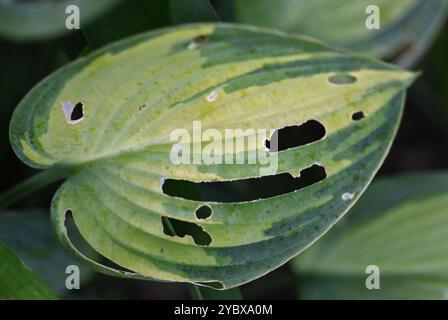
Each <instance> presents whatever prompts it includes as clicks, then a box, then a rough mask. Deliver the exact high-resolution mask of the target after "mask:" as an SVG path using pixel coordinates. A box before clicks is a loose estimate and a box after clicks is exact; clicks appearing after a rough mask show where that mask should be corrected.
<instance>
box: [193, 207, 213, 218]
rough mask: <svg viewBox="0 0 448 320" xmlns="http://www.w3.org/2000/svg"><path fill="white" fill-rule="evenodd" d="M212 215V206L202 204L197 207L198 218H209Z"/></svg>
mask: <svg viewBox="0 0 448 320" xmlns="http://www.w3.org/2000/svg"><path fill="white" fill-rule="evenodd" d="M211 215H212V208H210V207H209V206H207V205H204V206H200V207H199V208H197V209H196V218H198V219H202V220H203V219H207V218H209V217H210V216H211Z"/></svg>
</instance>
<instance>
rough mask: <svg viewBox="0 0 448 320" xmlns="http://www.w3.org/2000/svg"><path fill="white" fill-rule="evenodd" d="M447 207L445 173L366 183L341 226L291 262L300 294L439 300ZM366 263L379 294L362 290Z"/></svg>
mask: <svg viewBox="0 0 448 320" xmlns="http://www.w3.org/2000/svg"><path fill="white" fill-rule="evenodd" d="M447 204H448V173H447V172H436V173H430V174H429V173H426V174H423V173H420V174H412V175H404V176H398V177H393V178H386V179H380V180H378V181H377V182H374V183H373V184H372V186H371V187H369V189H368V191H367V192H366V193H365V195H363V196H362V198H361V200H360V201H359V202H358V203H357V204H356V205H355V207H354V208H353V209H352V210H351V211H350V213H349V214H348V215H347V217H346V218H344V220H343V221H341V222H340V223H338V225H337V226H336V227H335V228H334V229H332V230H331V231H330V232H329V233H328V234H327V235H325V237H323V238H322V239H321V240H319V241H318V242H317V244H315V245H314V246H313V247H312V248H310V249H309V250H307V251H306V252H305V253H304V254H303V255H301V256H300V257H298V258H297V259H294V266H295V270H296V271H297V274H298V281H299V283H300V292H299V294H300V296H301V297H302V298H307V299H446V298H447V297H448V255H447V253H448V242H447V241H446V235H447V231H448V230H447V228H448V207H447ZM345 219H347V220H345ZM371 265H374V266H376V267H378V269H377V270H375V271H376V272H377V271H379V281H377V282H376V283H379V289H371V290H368V289H367V288H366V285H365V283H366V278H367V277H368V276H369V274H371V273H372V271H369V273H367V274H366V267H367V266H371ZM372 270H373V268H372ZM377 274H378V273H377ZM369 283H371V282H370V281H369Z"/></svg>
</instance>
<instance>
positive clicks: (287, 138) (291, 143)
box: [265, 120, 326, 152]
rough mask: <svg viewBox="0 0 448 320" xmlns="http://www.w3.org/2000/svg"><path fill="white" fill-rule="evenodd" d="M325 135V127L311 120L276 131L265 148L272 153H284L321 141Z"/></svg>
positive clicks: (267, 141) (266, 142)
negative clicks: (284, 151)
mask: <svg viewBox="0 0 448 320" xmlns="http://www.w3.org/2000/svg"><path fill="white" fill-rule="evenodd" d="M325 133H326V132H325V127H324V126H323V125H322V124H321V123H320V122H319V121H317V120H309V121H307V122H305V123H303V124H301V125H297V126H289V127H284V128H281V129H277V130H275V131H274V133H273V134H272V137H271V138H270V139H269V140H266V141H265V146H266V148H268V149H269V151H270V152H278V151H283V150H287V149H290V148H295V147H299V146H303V145H305V144H308V143H312V142H315V141H319V140H321V139H322V138H323V137H324V136H325ZM271 141H272V143H271ZM275 142H277V143H275ZM275 144H277V147H276V146H275Z"/></svg>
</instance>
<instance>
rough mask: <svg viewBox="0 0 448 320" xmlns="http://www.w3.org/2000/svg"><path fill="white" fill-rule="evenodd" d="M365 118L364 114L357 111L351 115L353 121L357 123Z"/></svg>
mask: <svg viewBox="0 0 448 320" xmlns="http://www.w3.org/2000/svg"><path fill="white" fill-rule="evenodd" d="M364 117H365V115H364V112H362V111H358V112H355V113H353V114H352V120H353V121H359V120H361V119H363V118H364Z"/></svg>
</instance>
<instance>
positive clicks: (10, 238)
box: [0, 210, 93, 294]
mask: <svg viewBox="0 0 448 320" xmlns="http://www.w3.org/2000/svg"><path fill="white" fill-rule="evenodd" d="M0 241H3V242H4V243H5V244H6V245H8V247H9V248H11V250H13V251H14V252H15V254H17V255H18V256H19V258H21V259H22V260H23V261H24V262H25V263H26V264H27V265H28V266H29V267H30V268H31V269H32V270H33V271H34V272H35V273H36V274H38V275H39V276H40V277H41V278H42V279H43V280H44V281H45V283H46V284H47V285H48V286H49V287H50V288H51V289H52V290H53V291H54V292H56V293H58V294H64V293H68V290H67V288H66V287H65V280H66V278H67V274H66V273H65V271H66V267H67V266H69V265H73V264H76V262H75V261H73V259H72V258H71V257H70V256H69V255H68V254H67V253H66V252H65V251H64V250H63V248H62V247H61V246H60V244H59V243H58V242H57V241H56V239H55V238H54V235H53V232H52V230H51V226H50V219H49V214H48V212H47V213H45V212H44V211H41V210H31V211H29V212H28V211H27V212H25V213H23V212H6V213H1V214H0ZM79 267H80V280H81V286H82V285H83V283H86V282H87V281H88V280H90V279H91V278H92V274H93V272H92V270H91V269H90V268H85V267H83V266H81V265H80V266H79Z"/></svg>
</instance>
